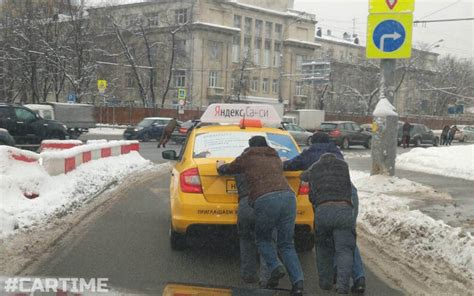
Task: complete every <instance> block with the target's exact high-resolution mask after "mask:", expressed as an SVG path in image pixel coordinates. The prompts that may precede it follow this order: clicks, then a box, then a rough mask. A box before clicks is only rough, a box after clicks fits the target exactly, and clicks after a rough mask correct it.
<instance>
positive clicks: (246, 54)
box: [244, 37, 251, 58]
mask: <svg viewBox="0 0 474 296" xmlns="http://www.w3.org/2000/svg"><path fill="white" fill-rule="evenodd" d="M250 40H251V39H250V37H245V38H244V58H249V57H250Z"/></svg>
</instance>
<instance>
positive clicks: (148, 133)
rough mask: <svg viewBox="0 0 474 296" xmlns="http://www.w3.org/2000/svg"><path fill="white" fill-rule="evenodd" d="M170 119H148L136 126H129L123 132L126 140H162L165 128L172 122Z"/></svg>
mask: <svg viewBox="0 0 474 296" xmlns="http://www.w3.org/2000/svg"><path fill="white" fill-rule="evenodd" d="M171 119H172V118H170V117H146V118H144V119H143V120H142V121H140V123H138V124H137V125H136V126H129V127H127V129H126V130H125V131H124V132H123V137H124V139H126V140H139V141H143V142H148V141H150V140H151V139H156V140H160V138H161V134H162V133H163V130H164V128H165V127H166V125H167V124H168V122H170V121H171Z"/></svg>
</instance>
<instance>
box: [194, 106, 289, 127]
mask: <svg viewBox="0 0 474 296" xmlns="http://www.w3.org/2000/svg"><path fill="white" fill-rule="evenodd" d="M242 118H245V119H258V120H260V121H261V122H262V123H264V124H279V123H281V118H280V115H279V114H278V112H277V111H276V110H275V108H274V107H273V106H272V105H265V104H211V105H209V107H207V109H206V111H205V112H204V114H203V115H202V116H201V122H205V123H234V124H239V123H240V120H241V119H242Z"/></svg>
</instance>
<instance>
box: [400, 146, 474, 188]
mask: <svg viewBox="0 0 474 296" xmlns="http://www.w3.org/2000/svg"><path fill="white" fill-rule="evenodd" d="M397 167H398V168H400V169H405V170H411V171H417V172H424V173H428V174H434V175H442V176H448V177H454V178H462V179H467V180H474V145H462V146H448V147H431V148H415V149H413V150H411V151H410V152H408V153H404V154H402V155H400V156H398V157H397Z"/></svg>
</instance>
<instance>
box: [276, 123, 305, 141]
mask: <svg viewBox="0 0 474 296" xmlns="http://www.w3.org/2000/svg"><path fill="white" fill-rule="evenodd" d="M281 125H282V127H283V129H284V130H286V131H288V132H289V133H290V135H291V136H292V137H293V138H294V139H295V141H296V143H298V145H300V146H301V145H308V146H309V145H311V136H312V135H313V133H310V132H308V131H307V130H305V129H304V128H302V127H300V126H298V125H296V124H294V123H290V122H282V123H281Z"/></svg>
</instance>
